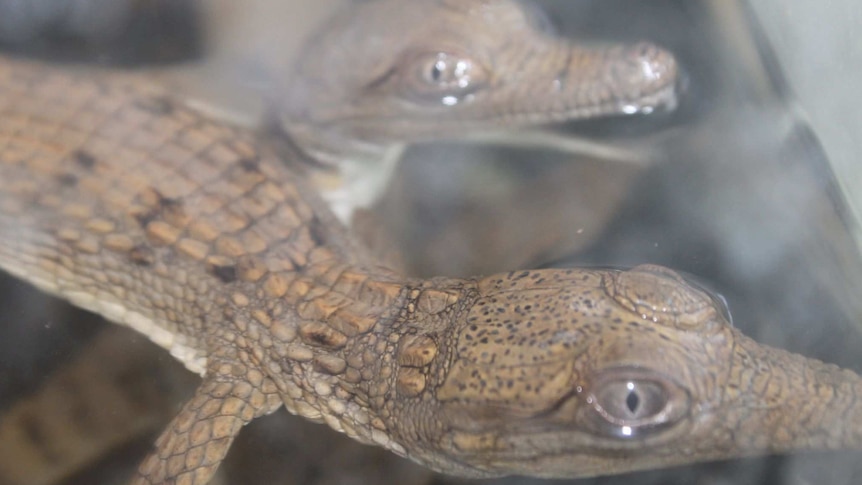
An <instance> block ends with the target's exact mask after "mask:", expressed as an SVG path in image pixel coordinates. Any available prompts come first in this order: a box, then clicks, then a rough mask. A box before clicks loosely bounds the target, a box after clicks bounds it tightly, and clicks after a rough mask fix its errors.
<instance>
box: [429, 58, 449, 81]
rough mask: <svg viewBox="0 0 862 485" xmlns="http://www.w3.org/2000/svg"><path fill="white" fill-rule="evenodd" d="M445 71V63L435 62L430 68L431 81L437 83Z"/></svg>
mask: <svg viewBox="0 0 862 485" xmlns="http://www.w3.org/2000/svg"><path fill="white" fill-rule="evenodd" d="M445 69H446V62H445V61H437V62H435V63H434V65H433V66H431V80H433V81H439V80H440V79H441V78H442V77H443V71H444V70H445Z"/></svg>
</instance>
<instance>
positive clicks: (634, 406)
mask: <svg viewBox="0 0 862 485" xmlns="http://www.w3.org/2000/svg"><path fill="white" fill-rule="evenodd" d="M640 401H641V400H640V398H639V397H638V394H637V393H636V392H634V391H629V395H628V396H627V397H626V406H627V407H628V408H629V411H630V412H631V413H632V414H634V413H635V412H636V411H637V410H638V405H639V404H640Z"/></svg>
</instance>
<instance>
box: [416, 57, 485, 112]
mask: <svg viewBox="0 0 862 485" xmlns="http://www.w3.org/2000/svg"><path fill="white" fill-rule="evenodd" d="M408 65H409V66H410V69H411V70H410V71H409V72H408V73H407V75H406V76H405V77H404V78H403V82H402V89H403V90H404V95H405V96H406V97H407V98H409V99H411V100H413V101H417V102H421V103H433V104H442V105H444V106H454V105H456V104H458V103H460V102H461V101H463V100H465V98H467V97H468V96H469V95H471V94H473V93H474V92H476V90H477V89H479V88H481V87H482V86H484V85H485V84H486V83H487V78H488V76H487V71H486V70H485V69H484V68H483V67H482V66H481V65H479V64H478V63H476V62H474V61H473V60H472V59H470V58H469V57H467V56H462V55H458V54H454V53H447V52H435V53H423V54H419V55H415V56H414V57H413V58H412V61H411V62H409V63H408Z"/></svg>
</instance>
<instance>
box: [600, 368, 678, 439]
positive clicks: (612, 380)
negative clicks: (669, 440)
mask: <svg viewBox="0 0 862 485" xmlns="http://www.w3.org/2000/svg"><path fill="white" fill-rule="evenodd" d="M590 387H591V391H590V392H589V394H588V395H587V403H588V404H589V405H590V406H591V408H592V409H591V411H590V421H591V423H592V424H593V428H594V429H595V430H596V431H598V432H600V433H601V434H605V435H610V436H612V437H615V438H622V439H628V438H634V437H640V436H643V435H644V434H645V433H649V432H651V431H655V430H659V429H662V428H665V427H667V426H670V425H672V424H674V423H676V422H678V421H679V420H680V419H681V418H682V417H683V416H685V414H686V413H687V411H688V394H687V393H686V392H685V391H684V390H683V389H681V388H680V387H679V386H678V385H677V384H676V383H674V382H673V381H671V380H670V379H669V378H667V377H664V376H660V375H657V374H655V373H652V372H650V371H648V370H644V369H611V370H609V371H604V372H603V373H602V374H601V375H600V376H599V377H598V378H597V379H595V380H594V381H593V383H592V384H591V386H590Z"/></svg>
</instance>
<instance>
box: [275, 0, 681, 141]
mask: <svg viewBox="0 0 862 485" xmlns="http://www.w3.org/2000/svg"><path fill="white" fill-rule="evenodd" d="M540 18H541V17H540V16H539V15H537V14H536V13H535V12H533V11H532V10H530V9H526V8H525V5H524V4H523V3H519V2H515V1H511V0H466V1H465V0H419V1H411V2H404V1H401V0H380V1H374V2H360V3H358V4H357V5H354V6H353V7H352V8H349V9H347V10H346V11H343V12H340V13H339V14H338V15H337V16H335V17H334V18H332V19H331V20H330V22H329V24H327V25H324V26H323V27H322V28H321V29H319V34H318V35H317V36H316V37H314V38H313V39H312V40H311V41H310V42H309V43H308V44H307V47H306V48H305V49H303V53H302V56H301V58H300V59H299V61H298V63H297V67H296V72H295V76H294V79H293V82H292V85H291V86H290V88H289V89H288V92H289V95H288V101H287V103H286V107H285V111H284V114H283V119H284V124H285V127H286V129H287V131H288V132H290V133H291V134H292V135H293V136H294V137H295V138H296V139H297V140H298V141H300V142H301V143H302V144H303V145H304V146H310V147H313V148H312V149H317V150H318V151H322V152H327V151H328V150H334V149H336V147H337V148H338V149H339V150H342V151H343V150H345V149H348V150H361V149H362V148H363V147H364V148H367V149H372V148H373V147H379V146H385V145H388V144H390V143H393V142H403V141H419V140H427V139H431V138H438V139H439V138H459V137H463V136H464V135H465V133H470V132H475V131H495V130H500V129H504V128H512V127H516V126H524V125H530V124H538V123H548V122H558V121H565V120H571V119H577V118H585V117H594V116H602V115H615V114H631V113H637V112H650V111H652V110H654V109H656V108H660V107H665V108H671V107H673V106H674V105H675V102H676V91H675V83H676V80H677V65H676V62H675V60H674V57H673V56H672V55H671V54H670V53H668V52H667V51H665V50H662V49H660V48H658V47H656V46H654V45H652V44H647V43H640V44H635V45H600V46H599V45H597V46H585V45H582V44H580V43H578V42H575V41H573V40H566V39H561V38H558V37H554V36H552V35H551V33H550V32H548V29H546V28H544V26H545V25H547V22H542V21H541V20H540Z"/></svg>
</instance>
